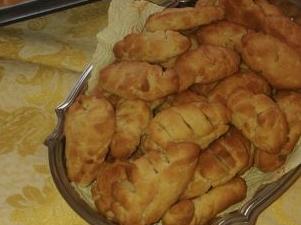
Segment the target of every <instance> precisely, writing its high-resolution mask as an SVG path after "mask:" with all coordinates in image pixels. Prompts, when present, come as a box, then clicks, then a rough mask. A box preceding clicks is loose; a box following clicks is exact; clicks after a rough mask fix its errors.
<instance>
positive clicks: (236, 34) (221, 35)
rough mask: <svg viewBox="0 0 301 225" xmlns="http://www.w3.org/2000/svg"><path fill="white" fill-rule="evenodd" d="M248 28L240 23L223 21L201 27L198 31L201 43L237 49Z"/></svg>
mask: <svg viewBox="0 0 301 225" xmlns="http://www.w3.org/2000/svg"><path fill="white" fill-rule="evenodd" d="M246 33H247V29H246V28H245V27H244V26H241V25H239V24H235V23H231V22H228V21H221V22H218V23H214V24H209V25H207V26H204V27H201V28H200V29H199V30H198V32H197V37H198V41H199V43H200V44H207V45H216V46H221V47H225V48H231V49H235V47H236V46H238V47H239V46H240V45H241V38H242V36H243V35H245V34H246Z"/></svg>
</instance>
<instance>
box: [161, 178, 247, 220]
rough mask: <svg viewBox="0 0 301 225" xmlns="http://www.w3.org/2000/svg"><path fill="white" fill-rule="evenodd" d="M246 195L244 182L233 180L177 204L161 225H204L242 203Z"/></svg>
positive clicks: (169, 211)
mask: <svg viewBox="0 0 301 225" xmlns="http://www.w3.org/2000/svg"><path fill="white" fill-rule="evenodd" d="M246 194H247V185H246V183H245V181H244V180H243V179H242V178H238V177H237V178H234V179H232V180H231V181H229V182H227V183H226V184H223V185H221V186H217V187H215V188H213V189H212V190H210V191H209V192H208V193H206V194H204V195H203V196H201V197H198V198H194V199H190V200H182V201H180V202H178V203H177V204H176V205H174V206H173V207H171V208H170V209H169V210H168V211H167V213H166V214H165V215H164V217H163V220H162V222H163V225H205V224H207V223H208V222H209V221H210V220H211V219H213V218H214V217H215V216H216V215H217V214H218V213H220V212H222V211H223V210H225V209H226V208H228V207H229V206H231V205H233V204H235V203H238V202H240V201H242V200H243V199H244V198H245V197H246Z"/></svg>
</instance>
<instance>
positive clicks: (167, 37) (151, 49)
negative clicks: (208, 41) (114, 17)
mask: <svg viewBox="0 0 301 225" xmlns="http://www.w3.org/2000/svg"><path fill="white" fill-rule="evenodd" d="M190 46H191V43H190V40H189V38H187V37H185V36H184V35H182V34H180V33H178V32H175V31H156V32H143V33H131V34H129V35H127V36H126V37H125V38H124V39H123V40H121V41H119V42H117V43H116V44H115V46H114V48H113V51H114V54H115V56H116V58H117V59H119V60H129V61H147V62H151V63H157V62H164V61H167V60H168V59H170V58H173V57H176V56H177V55H180V54H182V53H184V52H185V51H186V50H188V49H189V48H190Z"/></svg>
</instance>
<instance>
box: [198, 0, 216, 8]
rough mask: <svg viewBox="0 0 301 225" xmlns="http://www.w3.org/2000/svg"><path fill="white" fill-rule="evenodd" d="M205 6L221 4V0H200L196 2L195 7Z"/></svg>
mask: <svg viewBox="0 0 301 225" xmlns="http://www.w3.org/2000/svg"><path fill="white" fill-rule="evenodd" d="M204 6H219V0H198V1H197V2H196V3H195V7H197V8H198V7H204Z"/></svg>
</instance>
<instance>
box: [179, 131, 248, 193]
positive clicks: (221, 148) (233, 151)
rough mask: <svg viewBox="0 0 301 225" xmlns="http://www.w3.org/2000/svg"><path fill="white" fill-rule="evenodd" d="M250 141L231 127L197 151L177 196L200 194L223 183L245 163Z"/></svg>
mask: <svg viewBox="0 0 301 225" xmlns="http://www.w3.org/2000/svg"><path fill="white" fill-rule="evenodd" d="M250 152H251V143H250V142H249V140H248V139H246V138H245V137H244V136H243V135H242V134H241V132H240V131H238V130H237V129H236V128H234V127H232V128H231V129H230V130H229V131H228V132H227V133H226V134H225V135H224V136H222V137H220V138H219V139H217V140H216V141H214V142H213V143H212V144H211V145H210V146H209V147H208V148H207V149H206V150H205V151H204V152H202V153H201V154H200V158H199V162H198V165H197V167H196V170H195V173H194V176H193V178H192V180H191V181H190V183H189V184H188V186H187V188H186V190H185V191H184V193H183V194H182V195H181V199H190V198H195V197H198V196H201V195H203V194H204V193H205V192H207V191H208V190H209V188H211V187H216V186H218V185H221V184H224V183H226V182H228V181H229V180H231V179H232V178H233V177H234V176H236V175H237V174H238V173H240V172H241V171H243V170H245V169H246V168H247V167H249V161H250V158H251V157H252V155H250Z"/></svg>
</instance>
